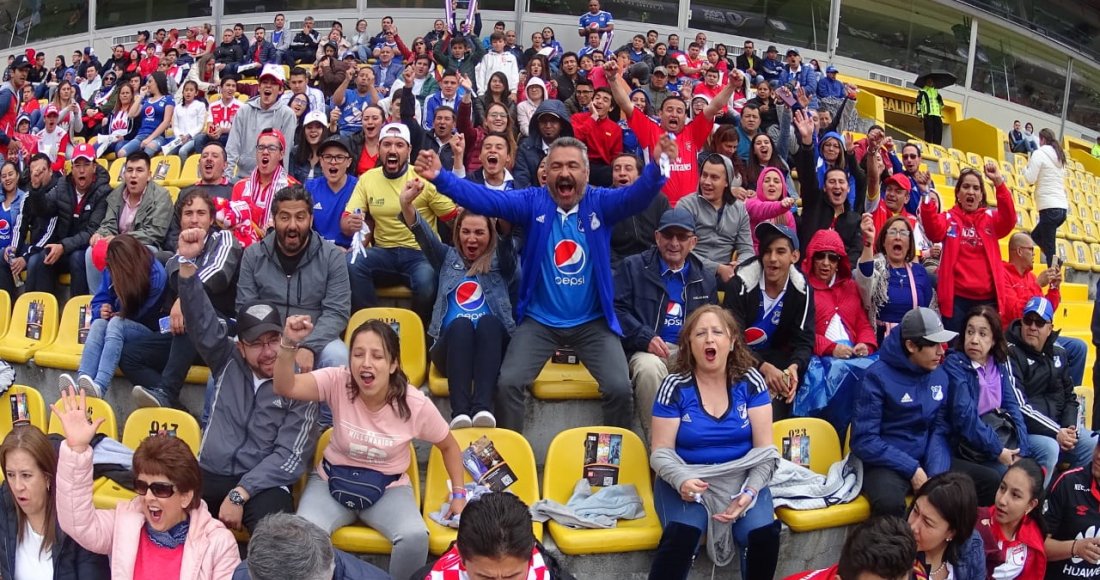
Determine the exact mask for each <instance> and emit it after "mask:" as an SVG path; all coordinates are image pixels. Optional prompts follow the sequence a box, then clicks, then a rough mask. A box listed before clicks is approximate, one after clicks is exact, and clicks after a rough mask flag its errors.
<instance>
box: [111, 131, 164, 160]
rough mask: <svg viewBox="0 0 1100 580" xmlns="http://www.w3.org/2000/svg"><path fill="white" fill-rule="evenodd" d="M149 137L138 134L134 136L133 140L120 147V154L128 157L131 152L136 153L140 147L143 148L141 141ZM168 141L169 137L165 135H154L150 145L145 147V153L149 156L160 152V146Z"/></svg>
mask: <svg viewBox="0 0 1100 580" xmlns="http://www.w3.org/2000/svg"><path fill="white" fill-rule="evenodd" d="M147 137H149V136H148V135H138V136H137V137H134V138H133V139H132V140H130V141H128V142H127V143H126V144H125V145H121V146H120V147H119V148H118V156H119V157H127V156H129V155H130V154H131V153H136V152H137V150H138V149H141V142H142V141H143V140H144V139H146V138H147ZM167 142H168V138H167V137H165V136H164V135H161V136H160V137H154V138H153V139H150V140H149V146H148V147H146V148H145V153H146V154H147V155H148V156H149V157H153V156H154V155H156V154H157V153H159V152H160V148H161V147H162V146H163V145H164V144H165V143H167Z"/></svg>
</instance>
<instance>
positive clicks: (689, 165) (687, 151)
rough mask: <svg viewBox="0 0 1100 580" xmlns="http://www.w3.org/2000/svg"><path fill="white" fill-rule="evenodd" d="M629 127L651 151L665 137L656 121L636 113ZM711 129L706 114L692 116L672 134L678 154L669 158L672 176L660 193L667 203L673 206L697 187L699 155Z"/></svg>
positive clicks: (712, 126) (712, 122)
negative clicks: (663, 193) (682, 126)
mask: <svg viewBox="0 0 1100 580" xmlns="http://www.w3.org/2000/svg"><path fill="white" fill-rule="evenodd" d="M628 123H629V125H630V128H631V129H632V130H633V131H634V134H635V135H637V136H638V143H640V144H641V145H642V147H645V148H646V149H649V150H650V151H651V152H652V150H653V148H654V147H656V146H657V141H659V140H660V139H661V136H663V135H667V134H668V133H666V132H665V131H664V130H663V129H661V126H660V125H658V124H657V122H656V121H654V120H653V119H650V118H649V117H647V116H645V115H643V114H641V113H638V112H637V110H635V112H634V113H633V114H631V115H630V119H628ZM713 128H714V121H713V120H711V119H708V118H706V116H705V115H700V116H698V117H695V118H694V119H692V120H691V121H689V122H688V124H687V126H685V127H684V130H683V131H681V132H680V133H679V134H677V135H674V137H675V138H676V146H677V147H678V148H679V150H680V155H679V157H677V158H676V159H672V160H671V161H672V172H671V177H669V179H668V181H667V182H666V183H665V186H664V188H663V189H662V190H661V191H663V192H665V195H666V196H667V197H668V202H669V203H670V204H671V205H672V206H673V207H675V206H676V202H677V201H680V198H681V197H684V196H685V195H691V194H693V193H695V190H696V189H698V187H699V159H698V157H699V152H700V151H702V150H703V147H704V146H705V145H706V144H707V138H708V137H710V131H711V129H713Z"/></svg>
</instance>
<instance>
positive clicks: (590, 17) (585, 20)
mask: <svg viewBox="0 0 1100 580" xmlns="http://www.w3.org/2000/svg"><path fill="white" fill-rule="evenodd" d="M612 22H614V19H612V18H611V13H610V12H607V11H604V10H600V11H599V12H597V13H595V14H592V13H591V12H585V13H584V14H581V17H580V27H581V28H583V29H585V30H588V29H590V28H607V25H608V24H611V23H612ZM593 25H595V26H593Z"/></svg>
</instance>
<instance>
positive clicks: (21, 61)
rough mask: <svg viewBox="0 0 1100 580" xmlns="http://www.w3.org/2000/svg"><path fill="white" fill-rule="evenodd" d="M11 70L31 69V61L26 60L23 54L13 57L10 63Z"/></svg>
mask: <svg viewBox="0 0 1100 580" xmlns="http://www.w3.org/2000/svg"><path fill="white" fill-rule="evenodd" d="M11 68H12V69H13V70H14V69H17V68H31V61H29V60H27V56H26V55H23V54H17V55H15V60H13V61H12V62H11Z"/></svg>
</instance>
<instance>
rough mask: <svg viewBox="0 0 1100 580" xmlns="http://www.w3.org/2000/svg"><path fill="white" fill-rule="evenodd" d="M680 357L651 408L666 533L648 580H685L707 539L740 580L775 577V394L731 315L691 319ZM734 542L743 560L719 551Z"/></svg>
mask: <svg viewBox="0 0 1100 580" xmlns="http://www.w3.org/2000/svg"><path fill="white" fill-rule="evenodd" d="M679 352H680V356H679V359H678V361H677V365H676V368H675V369H674V370H675V373H674V374H670V375H669V376H668V377H666V378H665V381H664V383H663V384H662V385H661V388H660V389H659V390H658V392H657V400H656V401H655V402H654V404H653V427H652V443H651V445H652V448H653V453H652V455H651V456H650V459H649V463H650V466H651V467H652V468H653V469H654V471H656V472H657V481H656V483H655V484H654V491H653V495H654V505H655V506H656V509H657V515H658V517H660V519H661V525H662V526H663V527H664V531H663V533H662V535H661V542H660V544H659V545H658V546H657V555H656V556H655V557H654V559H653V565H652V567H651V568H650V578H669V579H681V578H687V575H688V572H689V571H690V570H691V563H692V561H693V559H694V556H695V552H696V551H697V550H698V547H699V540H700V539H701V538H702V537H703V536H704V534H706V535H707V536H708V539H707V551H708V553H709V555H710V557H711V559H712V560H713V561H714V562H715V563H716V564H718V565H720V566H724V565H726V564H728V563H729V562H730V561H731V560H732V559H733V558H734V557H737V556H738V555H739V556H740V559H741V576H742V577H744V578H771V577H772V576H774V575H775V568H776V564H777V562H778V558H779V526H778V524H777V523H776V522H775V515H774V513H773V509H772V498H771V492H770V491H769V490H768V488H767V485H768V482H769V481H771V476H772V473H773V472H774V471H775V468H776V466H777V465H778V462H779V454H778V453H777V452H776V449H775V447H774V445H773V444H772V406H771V396H770V395H769V394H768V385H767V383H765V382H764V377H762V376H761V375H760V372H759V371H757V370H756V361H755V359H754V358H753V355H752V352H751V351H750V350H749V348H748V346H747V345H746V344H745V341H744V338H743V335H742V332H741V329H740V328H738V327H737V323H736V322H735V321H734V319H733V316H732V315H731V314H730V313H729V311H727V310H725V309H723V308H721V307H719V306H716V305H709V306H703V307H702V308H699V309H697V310H695V311H694V312H692V313H691V315H690V316H688V318H687V320H686V321H684V327H683V330H682V331H681V332H680V340H679ZM712 520H713V521H712ZM713 522H718V524H727V525H726V526H718V525H717V524H714V523H713ZM708 528H709V530H710V531H709V533H708ZM729 534H732V536H733V538H732V539H733V542H734V543H736V545H737V547H738V550H736V551H734V550H723V549H722V548H723V547H726V548H728V547H729V543H728V540H729V539H730V537H729Z"/></svg>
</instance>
